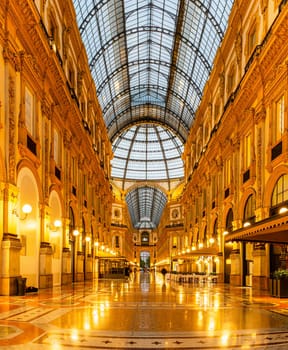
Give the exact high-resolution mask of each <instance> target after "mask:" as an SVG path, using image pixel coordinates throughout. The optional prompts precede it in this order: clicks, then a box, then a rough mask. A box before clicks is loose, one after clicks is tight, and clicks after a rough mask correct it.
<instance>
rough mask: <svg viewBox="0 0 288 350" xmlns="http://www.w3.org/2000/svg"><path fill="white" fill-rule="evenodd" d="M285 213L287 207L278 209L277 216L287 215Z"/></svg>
mask: <svg viewBox="0 0 288 350" xmlns="http://www.w3.org/2000/svg"><path fill="white" fill-rule="evenodd" d="M287 211H288V208H287V207H282V208H280V209H279V214H284V213H287Z"/></svg>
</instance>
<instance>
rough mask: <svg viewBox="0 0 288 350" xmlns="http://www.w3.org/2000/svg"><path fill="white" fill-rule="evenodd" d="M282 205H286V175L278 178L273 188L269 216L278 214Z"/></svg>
mask: <svg viewBox="0 0 288 350" xmlns="http://www.w3.org/2000/svg"><path fill="white" fill-rule="evenodd" d="M283 204H288V174H284V175H282V176H280V177H279V179H278V181H277V182H276V184H275V186H274V189H273V193H272V198H271V209H270V215H275V214H278V213H279V207H281V206H282V205H283Z"/></svg>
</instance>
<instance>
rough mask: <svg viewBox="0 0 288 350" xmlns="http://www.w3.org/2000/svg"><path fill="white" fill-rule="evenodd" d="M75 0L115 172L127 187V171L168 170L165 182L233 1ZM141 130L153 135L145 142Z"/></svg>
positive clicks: (139, 176) (176, 174) (140, 176)
mask: <svg viewBox="0 0 288 350" xmlns="http://www.w3.org/2000/svg"><path fill="white" fill-rule="evenodd" d="M73 1H74V6H75V10H76V15H77V21H78V25H79V30H80V33H81V36H82V40H83V42H84V45H85V47H86V51H87V55H88V60H89V65H90V70H91V73H92V76H93V78H94V81H95V84H96V88H97V93H98V98H99V102H100V105H101V107H102V111H103V118H104V120H105V123H106V126H107V130H108V134H109V137H110V139H111V142H112V144H113V150H114V154H115V157H114V160H113V163H112V176H113V177H118V176H119V177H120V178H121V179H122V181H123V182H122V184H123V185H122V187H123V188H125V180H127V179H129V180H133V178H130V177H135V178H134V180H144V178H145V177H146V178H145V180H150V177H151V174H155V176H156V178H155V179H154V180H159V176H160V175H161V176H162V175H163V179H162V180H166V181H168V184H169V180H171V179H173V178H176V177H179V176H180V177H182V176H183V163H182V160H181V157H180V153H179V150H182V148H183V144H184V142H185V140H186V139H187V137H188V133H189V129H190V127H191V124H192V122H193V119H194V115H195V112H196V110H197V107H198V106H199V103H200V101H201V97H202V92H203V89H204V86H205V83H206V81H207V79H208V77H209V74H210V72H211V69H212V65H213V60H214V57H215V54H216V51H217V49H218V47H219V45H220V43H221V41H222V39H223V36H224V32H225V30H226V26H227V21H228V17H229V14H230V11H231V8H232V4H233V0H114V1H112V0H111V1H109V0H102V1H97V0H73ZM136 125H137V126H136ZM143 135H149V137H148V138H147V139H146V141H143ZM152 135H153V137H152ZM162 136H163V139H162ZM141 137H142V138H141ZM167 138H170V141H169V142H170V144H173V143H174V145H175V149H174V150H172V149H170V152H168V154H169V155H168V154H167V153H166V151H165V145H164V141H163V140H166V141H167ZM143 142H144V143H145V142H149V145H148V144H146V145H144V144H143ZM150 142H151V144H150ZM156 143H158V145H157V146H156ZM129 145H130V146H129ZM127 147H128V148H129V150H128V152H127ZM154 147H155V149H157V151H155V153H153V155H155V157H160V154H161V156H162V157H163V159H162V165H161V169H160V168H159V172H157V171H155V172H150V171H147V169H149V167H151V168H153V164H155V163H153V162H155V159H154V158H153V155H150V153H151V152H153V151H152V150H153V149H154ZM161 149H162V151H161ZM137 152H138V153H137ZM141 152H143V153H144V155H141V156H140V154H141ZM161 152H162V153H161ZM137 154H138V155H139V159H138V161H135V158H134V157H135V155H137ZM140 159H141V160H142V162H143V164H141V165H140V163H141V162H140ZM174 161H175V163H174ZM150 162H151V165H150V164H149V163H150ZM175 164H177V166H175ZM121 167H122V169H121ZM176 167H179V171H176ZM143 169H146V170H145V171H144V172H143ZM132 174H133V176H132ZM151 180H153V179H151ZM168 187H169V185H168ZM169 189H170V188H169ZM141 193H142V192H141ZM143 202H144V201H143ZM132 203H133V201H132ZM135 210H138V211H139V208H138V209H135ZM130 212H131V211H130ZM138 214H139V212H137V213H136V215H135V217H138V216H139V215H138ZM140 221H141V220H140Z"/></svg>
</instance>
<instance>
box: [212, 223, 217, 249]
mask: <svg viewBox="0 0 288 350" xmlns="http://www.w3.org/2000/svg"><path fill="white" fill-rule="evenodd" d="M217 230H218V219H216V220H215V221H214V226H213V234H212V238H213V240H214V242H213V244H214V243H216V242H217V239H218V232H217Z"/></svg>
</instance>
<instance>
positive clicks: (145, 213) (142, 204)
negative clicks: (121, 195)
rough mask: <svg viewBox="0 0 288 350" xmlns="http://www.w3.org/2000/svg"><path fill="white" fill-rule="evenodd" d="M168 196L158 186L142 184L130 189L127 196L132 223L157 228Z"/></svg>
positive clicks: (135, 225)
mask: <svg viewBox="0 0 288 350" xmlns="http://www.w3.org/2000/svg"><path fill="white" fill-rule="evenodd" d="M166 202H167V196H166V195H165V193H163V192H162V191H160V190H159V189H158V188H155V187H151V186H141V187H138V188H136V189H133V190H132V191H130V192H129V193H128V194H127V196H126V203H127V205H128V209H129V213H130V217H131V219H132V223H133V225H134V227H136V228H145V227H146V228H149V227H150V228H156V227H157V226H158V224H159V221H160V217H161V215H162V211H163V209H164V207H165V205H166Z"/></svg>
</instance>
